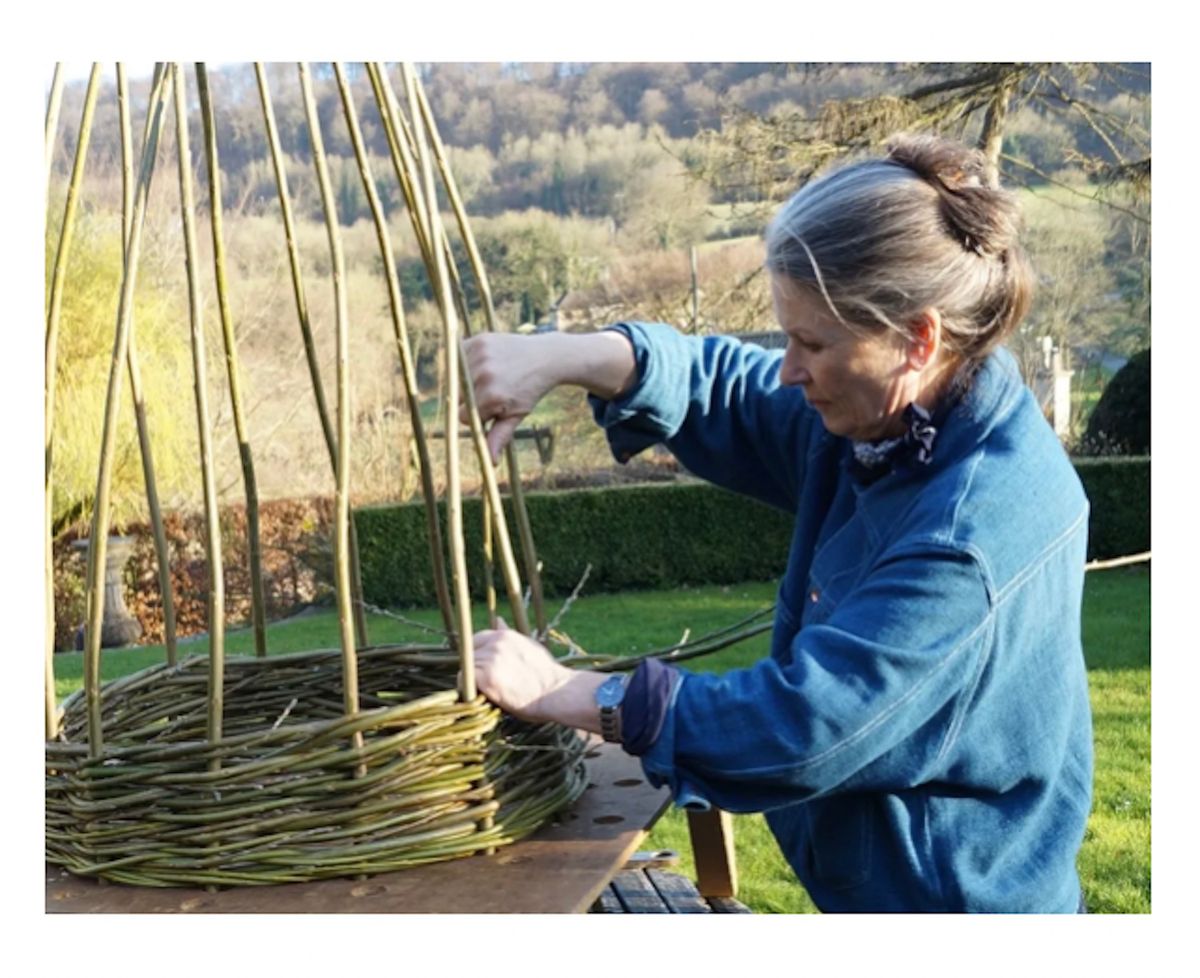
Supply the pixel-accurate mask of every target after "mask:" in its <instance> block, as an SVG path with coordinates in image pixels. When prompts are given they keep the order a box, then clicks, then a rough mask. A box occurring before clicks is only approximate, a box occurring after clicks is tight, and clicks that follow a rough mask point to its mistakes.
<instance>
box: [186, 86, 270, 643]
mask: <svg viewBox="0 0 1200 978" xmlns="http://www.w3.org/2000/svg"><path fill="white" fill-rule="evenodd" d="M196 88H197V89H198V90H199V93H200V115H201V118H202V119H203V123H204V158H205V162H206V163H207V168H208V198H209V200H208V210H209V215H210V218H211V223H212V243H213V266H214V271H215V274H216V283H217V305H218V307H219V308H220V311H221V335H222V336H223V337H224V340H225V372H226V374H227V376H228V377H229V400H230V403H231V405H232V408H233V427H234V431H235V432H236V434H237V440H238V455H239V457H240V458H241V462H242V482H243V484H244V486H245V490H246V536H247V538H248V541H249V546H248V549H249V551H250V554H249V556H250V616H251V618H252V620H253V622H254V651H255V654H256V655H258V656H259V657H263V656H265V655H266V654H267V617H266V607H265V603H266V602H265V589H264V588H263V575H262V541H261V537H260V534H259V526H258V480H257V479H256V478H255V476H254V456H253V455H252V454H251V452H250V436H249V434H248V433H247V430H246V412H245V410H244V409H243V407H242V382H241V371H240V370H239V368H238V356H237V338H236V337H235V336H234V335H233V317H232V316H231V315H230V312H229V289H228V287H227V285H226V283H225V235H224V233H223V231H222V226H221V225H222V220H221V209H222V208H221V165H220V162H219V161H218V159H217V124H216V119H215V117H214V115H213V105H212V97H211V96H210V94H209V90H208V70H207V69H206V68H205V66H204V65H203V64H197V65H196Z"/></svg>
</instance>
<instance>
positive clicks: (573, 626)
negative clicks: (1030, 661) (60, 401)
mask: <svg viewBox="0 0 1200 978" xmlns="http://www.w3.org/2000/svg"><path fill="white" fill-rule="evenodd" d="M774 594H775V584H774V583H749V584H741V585H735V586H731V587H707V588H694V589H692V588H685V589H681V590H676V591H669V592H655V591H651V592H638V593H623V594H605V595H595V596H590V597H589V596H584V597H581V598H580V599H579V600H578V601H577V602H576V603H575V604H574V606H573V607H572V608H571V609H570V611H569V613H568V614H567V616H566V617H565V618H564V620H563V623H562V626H563V629H564V630H565V631H566V632H567V633H569V635H570V637H571V638H572V639H573V640H574V641H575V642H576V643H578V644H579V645H581V646H582V647H583V648H585V649H587V650H588V651H590V652H594V653H615V654H632V653H636V652H644V651H646V650H648V649H653V648H658V647H661V646H665V645H669V644H671V643H673V642H676V641H678V640H679V639H680V638H681V633H682V628H683V625H682V623H686V625H687V627H689V628H690V629H691V632H692V635H693V636H698V635H701V634H703V633H705V632H708V631H711V630H713V629H716V628H719V627H722V626H724V625H728V624H731V623H732V622H734V621H736V620H738V619H740V618H742V617H745V616H746V615H749V614H751V613H752V612H754V611H757V610H758V609H760V608H762V607H764V606H766V605H769V604H770V603H771V602H772V601H773V600H774ZM555 610H556V608H555V607H554V606H552V608H551V614H553V613H554V611H555ZM403 615H404V616H405V617H406V618H409V619H411V620H413V621H417V622H421V623H423V624H426V625H435V624H436V623H437V614H436V612H433V611H427V610H420V611H411V612H410V611H405V612H403ZM368 628H369V633H370V639H371V641H372V642H373V643H385V642H413V641H424V640H426V639H427V638H428V637H429V636H427V635H424V634H423V633H422V632H421V631H420V630H418V629H416V628H414V627H413V626H411V625H408V624H405V623H403V622H401V621H398V620H396V619H392V618H388V617H384V616H380V615H373V616H371V617H370V619H369V625H368ZM1083 641H1084V653H1085V656H1086V658H1087V664H1088V678H1089V683H1090V687H1091V698H1092V711H1093V721H1094V724H1095V748H1096V780H1095V801H1094V805H1093V810H1092V814H1091V817H1090V819H1089V821H1088V828H1087V834H1086V836H1085V838H1084V843H1083V850H1082V852H1081V854H1080V860H1079V864H1080V875H1081V877H1082V879H1083V886H1084V892H1085V896H1086V898H1087V902H1088V907H1089V909H1090V910H1091V911H1092V912H1093V913H1149V912H1150V573H1149V570H1148V569H1147V568H1145V567H1133V568H1120V569H1115V570H1108V571H1103V572H1095V573H1091V574H1089V575H1088V576H1087V583H1086V587H1085V592H1084V614H1083ZM268 643H269V647H270V650H271V652H273V653H274V652H293V651H299V650H303V649H313V648H334V647H336V646H337V643H338V627H337V618H336V615H335V614H334V613H333V612H331V611H319V612H316V613H313V614H306V615H302V616H298V617H296V618H292V619H289V620H287V621H283V622H277V623H275V624H273V625H272V626H271V627H270V629H269V637H268ZM767 645H768V635H767V634H763V635H760V636H757V637H756V638H754V639H751V640H750V641H747V642H745V643H742V644H741V645H738V646H735V647H733V648H731V649H727V650H725V651H722V652H719V653H716V654H714V655H711V656H707V657H704V658H700V659H694V660H691V661H690V662H689V663H687V664H686V665H687V666H688V668H691V669H694V670H697V671H701V670H704V671H716V672H721V671H724V670H726V669H731V668H736V667H739V666H744V665H748V664H749V663H751V662H753V661H754V660H755V659H757V658H760V657H761V656H763V655H765V654H766V652H767ZM226 649H227V654H229V655H239V654H253V636H252V634H251V633H250V632H249V631H247V630H241V631H236V632H230V633H228V634H227V639H226ZM206 651H207V645H206V643H205V642H204V641H203V640H200V641H196V642H191V643H184V644H183V645H181V648H180V654H181V655H188V654H204V653H205V652H206ZM162 661H163V651H162V649H161V648H160V647H151V646H148V647H145V648H135V649H122V650H109V651H105V652H104V654H103V656H102V664H101V676H102V678H104V679H110V678H114V677H116V676H120V675H124V674H126V673H129V672H133V671H135V670H137V669H140V668H143V667H145V666H148V665H153V664H157V663H159V662H162ZM82 671H83V665H82V657H81V656H80V655H79V654H78V653H62V654H60V655H58V656H56V657H55V672H56V679H57V691H58V695H59V696H60V698H61V697H63V696H65V695H67V694H68V693H70V692H71V691H73V690H75V689H78V688H79V686H80V685H81V683H82ZM735 826H736V830H735V833H736V834H735V837H736V847H737V865H738V873H739V879H740V891H739V898H740V899H741V900H742V901H743V902H744V903H746V904H747V905H748V906H749V907H750V908H751V909H752V910H754V911H756V912H758V913H812V912H815V907H813V905H812V902H811V901H810V900H809V899H808V896H807V894H806V893H805V891H804V889H803V887H802V886H800V884H799V883H798V882H797V881H796V878H795V876H794V875H793V874H792V871H791V869H790V868H789V867H788V865H787V863H786V862H785V861H784V859H783V856H782V855H781V854H780V852H779V849H778V847H777V846H776V845H775V842H774V840H773V838H772V837H771V835H770V832H769V831H768V830H767V827H766V823H765V821H764V819H763V818H762V816H761V815H739V816H736V818H735ZM645 848H653V849H674V850H676V851H677V852H679V854H680V857H681V871H682V872H684V873H685V874H687V875H690V876H693V878H694V874H695V867H694V864H693V863H692V858H691V845H690V843H689V841H688V835H687V825H686V819H685V818H684V816H683V814H682V813H681V812H678V811H676V810H674V809H671V810H669V811H668V812H667V814H666V815H665V816H664V817H663V818H662V819H661V820H660V822H659V824H658V825H657V826H655V828H654V830H653V832H652V833H651V834H650V837H649V839H648V840H647V842H646V843H645Z"/></svg>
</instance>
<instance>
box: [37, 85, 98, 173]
mask: <svg viewBox="0 0 1200 978" xmlns="http://www.w3.org/2000/svg"><path fill="white" fill-rule="evenodd" d="M93 67H94V66H93ZM63 77H64V73H63V65H62V62H61V61H57V62H55V64H54V77H53V78H52V79H51V81H50V97H49V99H48V100H47V102H46V184H47V185H49V183H50V174H51V173H53V172H54V143H55V141H56V140H57V138H58V114H59V112H60V111H61V110H62V95H63Z"/></svg>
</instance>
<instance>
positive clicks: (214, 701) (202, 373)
mask: <svg viewBox="0 0 1200 978" xmlns="http://www.w3.org/2000/svg"><path fill="white" fill-rule="evenodd" d="M171 73H172V75H173V76H174V78H175V135H176V141H177V146H178V150H179V205H180V212H181V213H182V215H183V241H184V250H185V254H184V258H185V261H186V262H187V281H188V310H189V313H190V315H189V320H190V322H191V330H192V379H193V381H194V383H195V396H196V427H197V430H198V431H199V438H200V469H201V474H202V477H203V480H204V531H205V534H204V549H205V551H206V556H207V558H208V568H209V591H208V637H209V638H208V642H209V648H208V726H207V737H208V740H209V743H212V744H215V743H216V742H217V741H219V740H220V739H221V734H222V726H223V722H224V721H223V717H224V713H225V571H224V564H223V562H222V559H221V523H220V515H219V513H218V512H217V477H216V465H215V464H214V460H213V445H212V442H213V438H212V421H211V420H210V415H209V410H208V368H207V359H208V355H207V352H206V350H205V343H204V323H203V316H202V312H201V304H200V285H199V281H198V278H199V273H198V268H199V256H198V249H197V247H196V201H195V195H194V193H193V191H192V150H191V144H190V143H189V140H188V128H187V99H186V95H185V92H184V73H183V66H182V65H179V64H175V65H172V72H171ZM218 765H219V762H218V761H216V760H214V761H213V762H212V765H211V766H212V767H214V768H215V767H217V766H218Z"/></svg>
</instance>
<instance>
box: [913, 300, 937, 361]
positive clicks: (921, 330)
mask: <svg viewBox="0 0 1200 978" xmlns="http://www.w3.org/2000/svg"><path fill="white" fill-rule="evenodd" d="M908 335H909V340H908V365H909V367H910V368H911V369H913V370H924V369H925V368H926V367H929V366H930V365H931V364H932V363H933V362H934V361H935V360H937V356H938V351H939V350H941V347H942V314H941V313H940V312H938V311H937V310H936V309H933V308H929V309H924V310H922V311H921V313H920V314H919V315H917V317H916V318H915V319H913V320H912V322H911V323H909V334H908Z"/></svg>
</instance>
